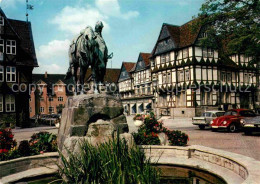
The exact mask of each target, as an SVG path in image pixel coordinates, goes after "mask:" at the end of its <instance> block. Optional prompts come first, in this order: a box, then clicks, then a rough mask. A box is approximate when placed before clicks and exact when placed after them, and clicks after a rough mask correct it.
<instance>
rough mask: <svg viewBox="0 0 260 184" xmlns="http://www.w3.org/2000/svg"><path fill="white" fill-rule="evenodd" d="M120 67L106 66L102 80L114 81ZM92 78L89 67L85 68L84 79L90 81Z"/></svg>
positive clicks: (117, 76) (116, 78)
mask: <svg viewBox="0 0 260 184" xmlns="http://www.w3.org/2000/svg"><path fill="white" fill-rule="evenodd" d="M120 71H121V70H120V69H115V68H107V69H106V75H105V77H104V82H108V83H116V82H117V80H118V78H119V75H120ZM91 79H92V77H91V69H90V68H89V69H88V70H87V73H86V75H85V80H87V81H90V80H91Z"/></svg>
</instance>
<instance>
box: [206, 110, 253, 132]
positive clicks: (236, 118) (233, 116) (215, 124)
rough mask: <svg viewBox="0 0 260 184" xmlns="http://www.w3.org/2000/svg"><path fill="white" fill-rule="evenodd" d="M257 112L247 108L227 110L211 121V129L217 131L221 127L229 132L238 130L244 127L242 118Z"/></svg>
mask: <svg viewBox="0 0 260 184" xmlns="http://www.w3.org/2000/svg"><path fill="white" fill-rule="evenodd" d="M252 116H255V113H254V112H253V111H251V110H247V109H232V110H228V111H227V112H225V114H224V116H220V117H218V118H216V119H214V120H213V121H211V125H210V126H211V130H212V131H217V130H219V129H225V130H227V131H229V132H236V131H237V130H239V129H241V128H242V124H241V123H240V120H241V119H242V118H243V117H252Z"/></svg>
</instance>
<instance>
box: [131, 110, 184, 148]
mask: <svg viewBox="0 0 260 184" xmlns="http://www.w3.org/2000/svg"><path fill="white" fill-rule="evenodd" d="M134 120H142V121H143V125H141V126H140V127H139V129H138V131H137V133H132V135H133V137H134V140H135V142H136V144H138V145H160V139H159V135H158V134H159V133H165V134H166V136H167V138H168V141H169V144H170V145H172V146H185V145H187V142H188V141H189V137H188V135H187V134H185V133H183V132H181V131H178V130H170V129H168V128H166V127H164V126H163V123H162V121H158V120H157V119H156V117H155V115H154V114H153V113H150V115H140V114H137V115H136V116H135V117H134Z"/></svg>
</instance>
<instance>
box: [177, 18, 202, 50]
mask: <svg viewBox="0 0 260 184" xmlns="http://www.w3.org/2000/svg"><path fill="white" fill-rule="evenodd" d="M194 21H195V20H192V21H190V22H188V23H186V24H184V25H182V26H181V27H180V42H179V47H186V46H189V45H192V44H194V43H195V41H196V38H197V37H198V34H199V31H200V28H198V29H197V30H196V31H194V32H193V31H192V24H193V23H194Z"/></svg>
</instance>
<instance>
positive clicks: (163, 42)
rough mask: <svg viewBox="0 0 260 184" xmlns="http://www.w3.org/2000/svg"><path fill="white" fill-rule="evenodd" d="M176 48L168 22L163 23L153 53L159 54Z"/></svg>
mask: <svg viewBox="0 0 260 184" xmlns="http://www.w3.org/2000/svg"><path fill="white" fill-rule="evenodd" d="M175 48H176V44H175V43H174V40H173V38H172V37H171V34H170V32H169V29H168V25H167V24H163V26H162V29H161V32H160V35H159V38H158V40H157V43H156V45H155V48H154V50H153V55H158V54H161V53H164V52H167V51H170V50H173V49H175Z"/></svg>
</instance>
